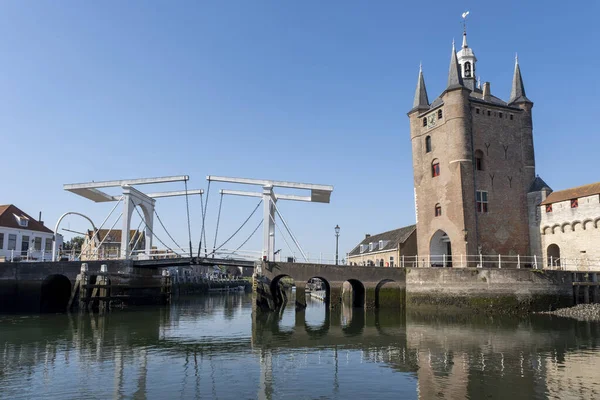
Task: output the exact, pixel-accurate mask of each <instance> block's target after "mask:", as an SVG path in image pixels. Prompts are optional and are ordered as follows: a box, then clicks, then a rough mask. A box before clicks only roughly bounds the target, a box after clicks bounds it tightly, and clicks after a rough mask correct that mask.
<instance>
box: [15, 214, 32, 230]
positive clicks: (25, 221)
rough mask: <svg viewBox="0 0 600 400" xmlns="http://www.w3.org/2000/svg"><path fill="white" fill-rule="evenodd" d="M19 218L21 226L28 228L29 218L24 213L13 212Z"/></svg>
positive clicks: (18, 221)
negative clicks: (16, 213)
mask: <svg viewBox="0 0 600 400" xmlns="http://www.w3.org/2000/svg"><path fill="white" fill-rule="evenodd" d="M13 215H14V216H15V218H16V220H17V223H18V224H19V226H21V227H23V228H27V226H29V218H27V217H25V216H24V215H21V216H19V215H15V214H13Z"/></svg>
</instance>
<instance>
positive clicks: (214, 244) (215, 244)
mask: <svg viewBox="0 0 600 400" xmlns="http://www.w3.org/2000/svg"><path fill="white" fill-rule="evenodd" d="M222 207H223V193H221V200H220V201H219V213H218V214H217V229H216V230H215V241H214V243H213V252H212V254H213V258H214V257H215V247H217V235H218V234H219V222H220V221H221V208H222Z"/></svg>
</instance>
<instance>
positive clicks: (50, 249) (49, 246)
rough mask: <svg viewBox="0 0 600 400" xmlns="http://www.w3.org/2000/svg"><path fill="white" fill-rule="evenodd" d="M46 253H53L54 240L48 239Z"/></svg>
mask: <svg viewBox="0 0 600 400" xmlns="http://www.w3.org/2000/svg"><path fill="white" fill-rule="evenodd" d="M44 249H45V251H52V239H50V238H46V247H45V248H44Z"/></svg>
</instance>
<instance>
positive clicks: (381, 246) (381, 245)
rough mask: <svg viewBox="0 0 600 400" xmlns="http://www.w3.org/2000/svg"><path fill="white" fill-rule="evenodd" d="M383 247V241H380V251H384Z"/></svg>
mask: <svg viewBox="0 0 600 400" xmlns="http://www.w3.org/2000/svg"><path fill="white" fill-rule="evenodd" d="M383 246H384V245H383V240H380V241H379V250H381V249H383Z"/></svg>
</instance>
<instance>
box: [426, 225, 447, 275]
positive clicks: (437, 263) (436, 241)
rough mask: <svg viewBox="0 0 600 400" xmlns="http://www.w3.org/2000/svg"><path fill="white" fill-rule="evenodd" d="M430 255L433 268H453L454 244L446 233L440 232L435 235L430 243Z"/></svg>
mask: <svg viewBox="0 0 600 400" xmlns="http://www.w3.org/2000/svg"><path fill="white" fill-rule="evenodd" d="M429 255H430V256H429V259H430V261H429V263H430V266H432V267H451V266H452V244H451V243H450V238H449V237H448V234H446V232H444V231H442V230H438V231H437V232H435V233H434V234H433V236H432V237H431V241H430V242H429Z"/></svg>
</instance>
